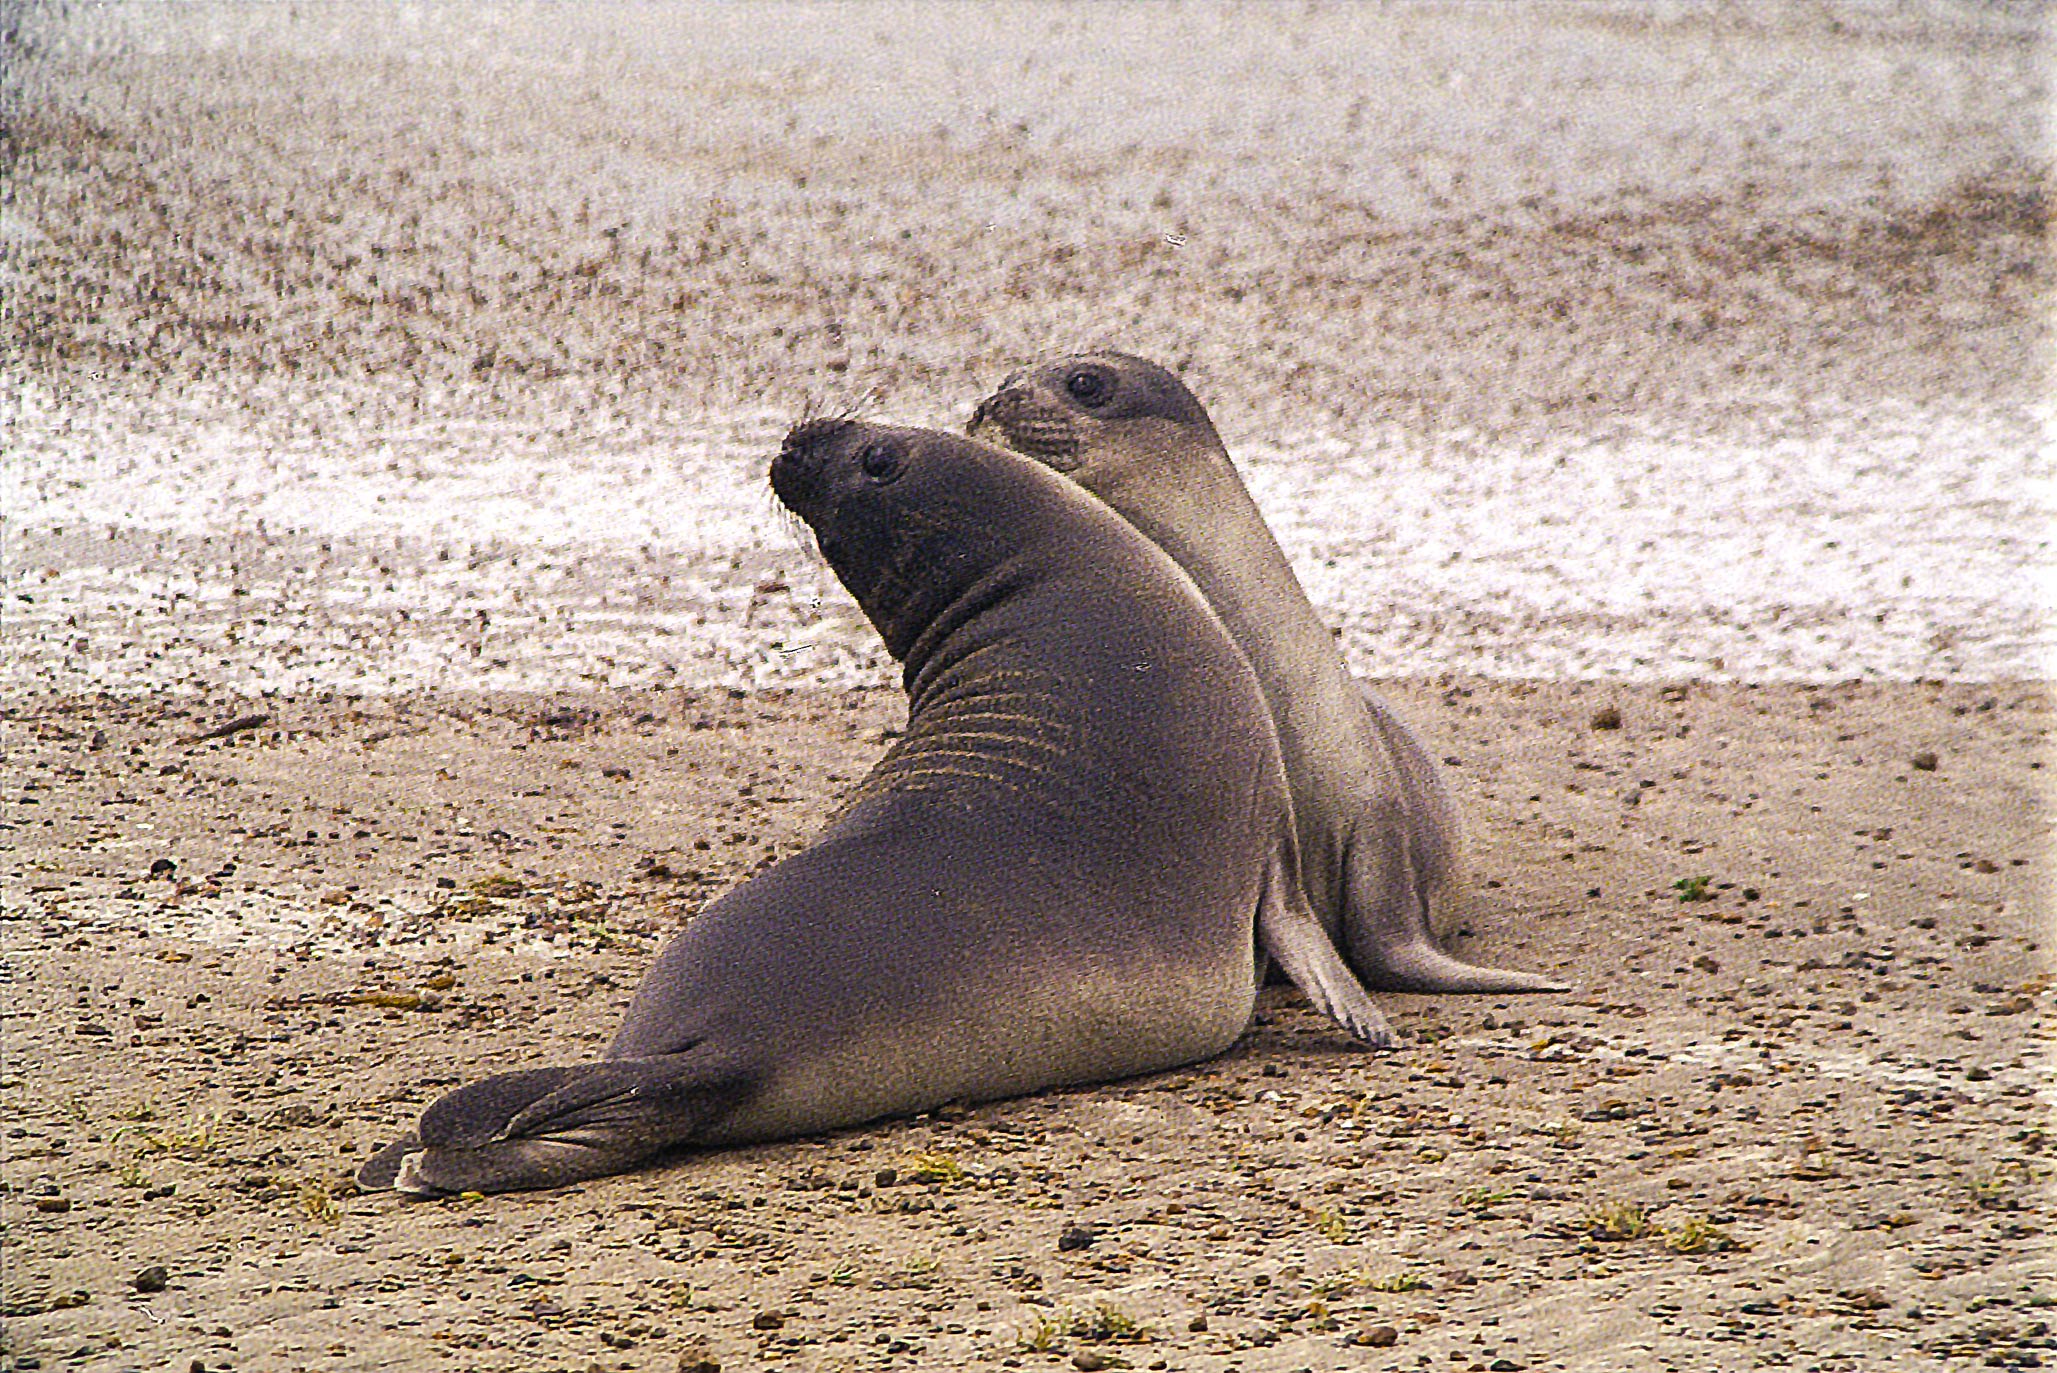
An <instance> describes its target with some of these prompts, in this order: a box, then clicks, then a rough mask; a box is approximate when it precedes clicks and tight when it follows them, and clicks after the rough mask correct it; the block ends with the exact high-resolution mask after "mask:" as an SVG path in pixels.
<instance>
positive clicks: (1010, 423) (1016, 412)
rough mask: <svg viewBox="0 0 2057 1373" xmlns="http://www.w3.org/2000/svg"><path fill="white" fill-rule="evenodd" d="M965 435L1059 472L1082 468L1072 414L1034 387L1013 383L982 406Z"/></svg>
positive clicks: (980, 405) (1078, 442)
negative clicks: (1079, 465) (995, 444)
mask: <svg viewBox="0 0 2057 1373" xmlns="http://www.w3.org/2000/svg"><path fill="white" fill-rule="evenodd" d="M965 432H966V433H967V434H969V435H971V437H973V438H975V439H981V440H983V441H985V442H987V443H997V444H999V445H1000V446H1001V447H1003V448H1011V449H1013V450H1014V451H1015V452H1017V453H1021V454H1024V455H1026V456H1028V457H1031V458H1034V459H1035V460H1036V461H1037V462H1040V463H1042V464H1044V465H1045V466H1047V467H1054V468H1056V469H1057V470H1058V471H1059V472H1069V471H1070V470H1071V469H1072V468H1074V467H1077V466H1078V464H1079V454H1080V450H1081V449H1082V448H1083V446H1084V445H1083V442H1082V441H1081V440H1080V438H1079V433H1078V425H1077V424H1076V423H1075V422H1074V421H1073V419H1072V415H1071V413H1070V411H1068V410H1067V409H1065V408H1064V407H1063V406H1062V405H1059V404H1057V403H1055V402H1053V401H1051V400H1049V399H1048V398H1046V397H1045V396H1043V395H1042V394H1040V393H1039V392H1037V391H1036V390H1035V389H1034V388H1032V387H1030V386H1025V385H1020V384H1017V383H1014V382H1012V381H1010V382H1009V383H1008V384H1006V385H1004V386H1002V387H1001V388H1000V389H999V390H998V391H996V392H994V393H993V394H992V395H991V396H989V397H987V398H986V399H985V400H984V401H982V402H980V403H979V407H978V409H976V410H974V411H973V412H972V415H971V423H970V424H969V425H967V426H965Z"/></svg>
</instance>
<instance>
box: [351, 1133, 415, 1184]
mask: <svg viewBox="0 0 2057 1373" xmlns="http://www.w3.org/2000/svg"><path fill="white" fill-rule="evenodd" d="M419 1152H421V1136H420V1135H418V1134H416V1133H415V1132H414V1131H412V1130H409V1131H408V1132H407V1133H406V1134H404V1135H402V1136H400V1138H398V1139H396V1140H394V1141H393V1142H392V1143H391V1144H388V1145H387V1146H386V1147H385V1148H383V1149H381V1150H379V1151H378V1152H377V1153H376V1154H373V1155H372V1156H371V1157H370V1158H369V1159H366V1160H365V1163H364V1166H363V1167H362V1168H359V1169H358V1170H357V1179H356V1181H357V1190H358V1191H360V1192H390V1191H392V1190H393V1180H394V1179H395V1178H397V1177H399V1176H400V1165H401V1164H402V1163H403V1162H405V1161H406V1158H407V1156H408V1155H409V1154H414V1153H419Z"/></svg>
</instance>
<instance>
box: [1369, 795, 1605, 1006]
mask: <svg viewBox="0 0 2057 1373" xmlns="http://www.w3.org/2000/svg"><path fill="white" fill-rule="evenodd" d="M1425 900H1426V898H1425V897H1424V895H1423V893H1422V888H1421V883H1420V882H1419V881H1417V880H1416V878H1415V874H1414V865H1413V863H1412V861H1411V859H1410V857H1409V854H1408V851H1407V847H1406V844H1405V842H1404V839H1403V838H1402V831H1401V828H1400V826H1399V824H1398V823H1397V822H1395V821H1393V820H1392V819H1391V818H1390V817H1382V818H1381V819H1379V820H1378V821H1375V822H1373V823H1372V824H1370V825H1367V826H1364V827H1361V828H1360V829H1359V830H1358V832H1357V833H1356V834H1355V835H1354V836H1353V837H1352V838H1351V841H1350V851H1349V854H1348V857H1347V859H1346V861H1345V866H1344V886H1343V912H1342V915H1343V922H1342V923H1343V937H1344V940H1345V941H1346V942H1347V944H1348V946H1349V950H1350V967H1351V968H1352V969H1353V970H1354V971H1355V972H1356V974H1357V976H1358V977H1360V978H1362V979H1363V981H1364V985H1365V986H1367V987H1376V988H1378V989H1379V990H1380V991H1385V992H1564V991H1569V990H1571V989H1570V988H1569V987H1567V986H1565V985H1564V984H1563V983H1561V982H1558V981H1556V980H1554V979H1552V978H1548V977H1544V976H1543V975H1542V974H1541V973H1530V972H1523V971H1521V970H1519V969H1517V968H1493V967H1486V966H1483V965H1481V964H1476V963H1466V962H1465V961H1464V960H1463V959H1461V958H1457V957H1454V956H1453V955H1451V954H1449V953H1446V952H1445V951H1444V950H1443V949H1442V948H1441V947H1440V946H1438V945H1437V944H1436V943H1435V941H1434V940H1433V939H1431V938H1430V937H1429V925H1428V911H1427V909H1426V906H1425Z"/></svg>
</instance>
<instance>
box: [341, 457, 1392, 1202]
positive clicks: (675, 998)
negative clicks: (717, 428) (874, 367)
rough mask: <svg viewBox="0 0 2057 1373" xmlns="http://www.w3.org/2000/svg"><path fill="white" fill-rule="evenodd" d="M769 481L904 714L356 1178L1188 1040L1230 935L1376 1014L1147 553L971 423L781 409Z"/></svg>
mask: <svg viewBox="0 0 2057 1373" xmlns="http://www.w3.org/2000/svg"><path fill="white" fill-rule="evenodd" d="M772 485H773V488H774V489H775V490H776V491H777V493H778V496H779V498H780V499H781V500H782V501H784V502H785V503H786V504H787V505H788V506H789V507H791V508H792V509H793V510H794V511H795V512H796V513H797V514H798V515H800V516H801V518H803V519H804V520H806V522H807V523H808V524H809V525H810V526H811V527H812V528H813V530H814V531H815V534H816V537H817V540H818V542H819V544H820V546H821V549H822V552H823V553H824V554H825V555H826V557H827V558H828V560H829V562H830V563H831V565H832V566H833V567H834V568H835V570H836V573H837V575H838V576H839V577H841V578H842V580H843V583H844V584H845V585H846V586H847V587H849V589H850V591H851V592H852V594H854V595H855V596H856V598H857V600H858V603H859V604H860V605H861V606H862V607H863V608H864V611H865V614H866V615H867V616H869V617H870V619H871V621H872V623H873V624H874V625H875V626H876V627H877V628H878V631H879V633H880V634H881V635H882V636H883V637H884V639H885V642H886V645H887V647H888V648H889V649H890V650H891V652H892V653H893V656H894V657H895V658H897V659H899V660H901V662H902V663H903V665H904V669H905V682H906V685H907V691H908V697H909V705H908V723H907V729H906V732H905V734H904V735H903V737H902V738H901V739H900V740H899V741H898V742H897V743H896V744H895V745H894V746H893V747H892V749H891V750H890V751H889V752H888V753H887V754H886V756H885V757H884V758H883V759H882V760H881V761H880V763H879V765H878V766H877V767H876V768H875V769H874V770H873V771H872V773H871V774H870V776H868V777H867V778H866V779H865V780H864V781H863V783H862V784H860V785H859V786H858V788H857V789H856V791H855V792H854V794H853V795H852V796H851V797H850V798H849V800H848V802H847V803H846V804H845V805H844V807H843V808H842V810H841V811H840V812H839V813H838V814H837V815H836V816H835V817H834V818H833V819H832V820H831V821H830V823H829V824H828V826H827V827H826V828H825V829H824V830H823V831H822V832H821V834H820V835H819V836H818V837H817V838H816V840H815V841H814V843H813V844H812V845H811V846H810V847H809V848H808V849H806V850H805V851H804V852H802V853H800V854H797V855H795V856H794V857H792V858H789V859H787V860H785V861H784V862H782V863H780V864H778V865H777V866H775V867H773V868H771V869H770V870H768V871H767V872H765V873H764V874H762V875H761V876H759V877H756V878H754V879H752V880H751V881H749V882H746V883H744V884H743V885H742V886H740V887H737V888H736V889H735V890H733V891H731V892H729V893H728V894H727V895H725V896H723V897H721V898H720V899H719V900H717V901H715V902H714V903H713V904H711V905H710V906H708V908H707V909H706V910H705V911H704V912H702V913H701V914H700V915H699V916H698V917H696V918H695V919H694V920H693V921H692V922H691V923H690V924H689V925H688V926H687V927H686V929H685V930H684V931H683V932H682V933H681V934H679V935H678V936H677V937H676V938H675V939H674V940H673V941H672V942H671V944H670V945H669V946H667V947H666V948H665V950H664V951H663V953H662V954H661V955H660V956H659V957H658V959H657V962H656V965H655V966H654V967H653V968H652V969H651V970H650V973H649V975H648V976H647V977H646V978H645V979H644V980H643V983H642V985H641V987H639V988H638V989H637V991H636V994H635V997H634V999H633V1000H632V1001H631V1002H630V1004H629V1007H628V1011H627V1014H626V1016H625V1017H624V1020H623V1024H622V1027H621V1030H620V1032H619V1033H618V1034H617V1035H616V1036H615V1038H614V1041H613V1043H612V1044H611V1045H610V1046H609V1047H608V1049H607V1051H606V1053H605V1055H604V1056H603V1058H602V1060H601V1061H600V1062H597V1063H585V1064H576V1065H570V1066H563V1067H546V1068H535V1069H531V1070H528V1071H525V1072H518V1073H510V1074H507V1075H504V1076H501V1077H495V1078H489V1079H487V1080H486V1081H483V1082H479V1083H475V1084H473V1085H471V1086H468V1087H464V1088H460V1089H459V1090H457V1091H455V1092H452V1093H450V1094H449V1095H448V1096H446V1097H444V1098H442V1099H441V1100H440V1101H437V1102H436V1103H435V1104H433V1105H432V1106H430V1107H429V1108H428V1110H427V1111H426V1112H425V1113H424V1114H423V1116H422V1118H421V1122H420V1125H419V1128H418V1129H417V1130H416V1131H415V1132H414V1133H413V1134H411V1135H409V1136H408V1137H406V1138H404V1139H402V1140H400V1141H397V1142H396V1143H395V1144H393V1145H391V1146H389V1147H388V1148H387V1149H386V1150H384V1151H383V1152H382V1153H381V1154H380V1155H378V1156H377V1157H376V1158H374V1159H373V1160H372V1161H371V1162H370V1163H368V1164H366V1165H365V1167H364V1169H363V1170H362V1171H361V1173H360V1174H359V1181H360V1184H361V1185H363V1186H365V1187H367V1188H379V1187H386V1186H397V1187H398V1188H400V1189H401V1190H404V1191H408V1192H413V1193H418V1194H426V1195H434V1194H442V1193H451V1192H463V1191H480V1192H488V1191H500V1190H507V1189H511V1188H521V1187H546V1186H553V1185H558V1184H563V1183H569V1182H573V1181H577V1180H579V1179H581V1178H590V1177H594V1176H597V1175H599V1174H604V1173H611V1172H617V1171H620V1170H622V1169H625V1168H629V1167H632V1166H634V1165H635V1164H637V1163H639V1162H641V1161H643V1160H645V1159H647V1158H650V1157H651V1156H652V1155H655V1154H657V1153H659V1152H660V1151H663V1150H665V1149H669V1148H672V1147H675V1146H679V1145H688V1144H692V1145H713V1144H730V1143H737V1142H742V1141H748V1140H761V1139H768V1138H777V1137H782V1136H788V1135H796V1134H803V1133H808V1132H811V1131H818V1130H825V1129H830V1128H833V1127H836V1126H842V1125H850V1124H855V1123H858V1122H861V1121H865V1120H870V1119H874V1118H877V1117H881V1116H891V1115H897V1114H906V1113H910V1112H917V1111H922V1110H927V1109H931V1108H933V1107H936V1106H939V1105H942V1104H943V1103H945V1102H950V1101H976V1100H984V1099H990V1098H994V1097H1002V1096H1010V1095H1015V1094H1018V1093H1023V1092H1032V1091H1036V1090H1038V1089H1041V1088H1046V1087H1051V1086H1056V1085H1059V1084H1064V1083H1078V1082H1090V1081H1097V1080H1102V1079H1108V1078H1116V1077H1122V1076H1126V1075H1129V1074H1134V1073H1143V1072H1150V1071H1153V1070H1157V1069H1162V1068H1168V1067H1171V1066H1174V1065H1176V1064H1181V1063H1187V1062H1191V1061H1193V1060H1195V1059H1200V1058H1205V1057H1207V1056H1209V1055H1211V1054H1214V1053H1218V1052H1220V1051H1221V1050H1222V1049H1223V1048H1225V1047H1227V1046H1228V1045H1229V1044H1230V1043H1231V1042H1233V1041H1234V1040H1235V1038H1236V1037H1237V1036H1238V1035H1240V1034H1241V1033H1242V1032H1243V1029H1244V1027H1245V1026H1246V1025H1247V1024H1248V1022H1249V1018H1250V1012H1251V1007H1252V1004H1253V998H1254V996H1255V968H1256V956H1257V955H1256V948H1255V941H1256V940H1257V939H1258V938H1259V937H1261V938H1262V939H1263V941H1264V946H1265V948H1266V949H1267V950H1268V951H1269V952H1270V953H1271V954H1272V955H1273V956H1274V957H1276V958H1278V959H1279V961H1280V962H1281V964H1282V965H1283V966H1284V967H1285V968H1286V970H1287V971H1288V973H1289V974H1290V975H1291V976H1292V977H1293V978H1294V979H1295V980H1296V981H1297V982H1299V983H1300V985H1301V986H1302V987H1303V988H1304V989H1305V990H1306V991H1307V992H1308V993H1309V995H1310V997H1311V998H1312V999H1313V1000H1314V1001H1315V1003H1316V1004H1317V1005H1318V1006H1320V1007H1321V1008H1322V1009H1324V1010H1325V1011H1328V1012H1329V1013H1330V1014H1332V1015H1334V1016H1335V1017H1336V1018H1337V1019H1338V1020H1339V1021H1340V1022H1341V1023H1343V1024H1344V1025H1346V1026H1347V1027H1349V1028H1350V1029H1351V1030H1352V1031H1353V1033H1355V1034H1357V1035H1358V1036H1359V1037H1360V1038H1362V1039H1365V1040H1367V1041H1370V1042H1373V1043H1386V1042H1389V1032H1388V1030H1387V1028H1386V1026H1385V1022H1384V1020H1383V1019H1382V1018H1381V1017H1380V1015H1379V1013H1378V1011H1377V1010H1376V1008H1374V1007H1373V1006H1372V1005H1371V1003H1370V1000H1369V998H1368V997H1367V996H1366V995H1365V993H1364V990H1363V988H1362V987H1361V986H1359V985H1358V984H1357V982H1356V980H1355V979H1354V978H1353V977H1351V975H1350V973H1349V970H1348V968H1347V967H1346V966H1344V964H1343V962H1342V960H1341V958H1340V957H1339V955H1338V954H1337V953H1336V951H1335V949H1334V947H1333V946H1332V945H1331V944H1330V942H1329V940H1328V939H1327V937H1326V936H1325V935H1324V934H1323V933H1322V931H1321V928H1320V926H1319V924H1318V922H1317V921H1316V920H1315V919H1314V916H1313V913H1312V912H1311V911H1309V910H1308V908H1307V906H1306V902H1305V898H1304V896H1303V895H1302V891H1301V884H1300V881H1299V877H1298V872H1297V856H1296V850H1295V840H1294V834H1293V824H1292V815H1291V810H1290V803H1289V800H1288V794H1287V789H1286V780H1285V772H1284V769H1283V766H1282V764H1281V762H1280V758H1279V753H1278V745H1277V739H1276V736H1275V734H1274V732H1273V729H1272V726H1271V721H1270V716H1269V713H1268V712H1267V710H1266V707H1265V703H1264V696H1263V693H1262V691H1261V690H1260V689H1259V687H1258V685H1257V681H1256V678H1255V677H1254V676H1253V675H1252V673H1251V670H1250V667H1249V664H1248V662H1247V661H1246V660H1245V659H1244V657H1243V655H1242V654H1241V652H1239V651H1238V650H1237V649H1236V647H1235V645H1234V644H1233V643H1231V642H1230V640H1229V638H1228V636H1227V634H1226V633H1225V632H1224V631H1223V629H1222V628H1221V626H1220V624H1219V622H1218V621H1217V620H1216V619H1215V617H1214V616H1213V614H1212V613H1211V612H1210V611H1209V610H1208V609H1207V606H1206V603H1205V602H1204V601H1203V600H1202V599H1201V597H1200V595H1199V593H1198V591H1197V590H1196V589H1195V588H1194V587H1193V585H1192V583H1191V582H1190V581H1189V580H1188V579H1187V578H1186V577H1185V575H1184V574H1183V573H1181V572H1180V571H1179V570H1178V568H1177V567H1176V566H1175V565H1174V564H1173V563H1172V562H1171V560H1170V559H1169V558H1167V557H1165V556H1164V554H1163V553H1162V552H1160V551H1159V550H1158V549H1157V548H1155V547H1153V546H1152V545H1151V544H1150V543H1149V542H1148V541H1147V540H1145V539H1143V538H1142V537H1141V536H1140V535H1138V534H1137V533H1136V532H1135V531H1134V530H1133V529H1131V528H1130V527H1129V526H1128V525H1127V524H1125V523H1124V522H1123V521H1122V520H1121V519H1120V518H1119V517H1118V516H1116V515H1114V514H1113V513H1112V512H1111V511H1109V510H1108V509H1107V508H1106V507H1105V506H1103V505H1102V504H1101V503H1100V502H1099V501H1097V500H1095V499H1093V498H1092V497H1091V496H1089V495H1087V494H1086V493H1085V492H1083V491H1081V490H1080V489H1079V488H1078V487H1076V486H1074V485H1072V484H1071V483H1070V482H1067V481H1065V480H1063V479H1062V478H1060V477H1058V476H1057V475H1056V474H1054V473H1052V472H1050V471H1048V470H1047V469H1045V468H1043V467H1041V466H1039V465H1037V464H1036V463H1034V462H1031V461H1028V460H1027V459H1025V458H1022V457H1019V456H1017V455H1015V454H1012V453H1007V452H1004V451H1001V450H999V449H995V448H992V447H989V446H987V445H985V444H982V443H977V442H974V441H972V440H969V439H965V438H960V437H956V436H952V435H948V434H939V433H933V432H928V431H923V430H915V429H887V428H881V427H876V426H871V425H864V424H857V423H853V422H848V421H813V422H810V423H807V424H803V425H801V426H799V427H798V428H796V429H795V430H794V431H793V432H792V433H791V434H790V435H789V436H788V437H787V440H786V444H785V447H784V449H783V450H782V451H781V452H780V454H779V456H778V459H777V460H776V461H775V462H774V464H773V466H772Z"/></svg>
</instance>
